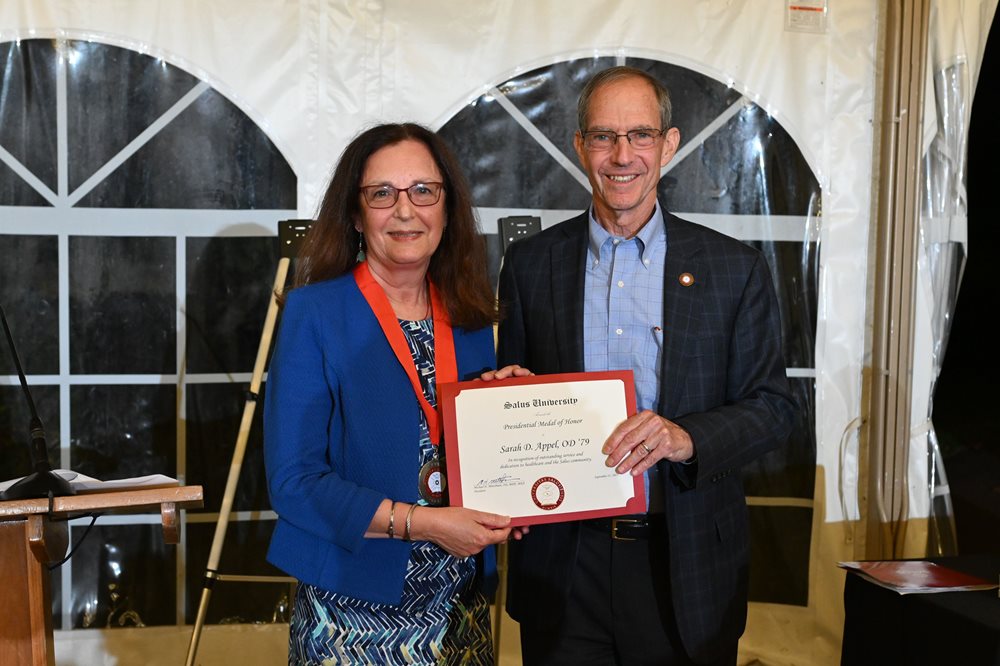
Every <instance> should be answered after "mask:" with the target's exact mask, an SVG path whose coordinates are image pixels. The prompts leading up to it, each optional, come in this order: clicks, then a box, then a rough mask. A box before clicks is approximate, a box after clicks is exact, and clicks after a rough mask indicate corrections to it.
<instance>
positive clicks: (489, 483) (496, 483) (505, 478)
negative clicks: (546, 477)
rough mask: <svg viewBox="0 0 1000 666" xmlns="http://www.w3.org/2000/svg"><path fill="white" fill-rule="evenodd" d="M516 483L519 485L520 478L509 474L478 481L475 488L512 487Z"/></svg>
mask: <svg viewBox="0 0 1000 666" xmlns="http://www.w3.org/2000/svg"><path fill="white" fill-rule="evenodd" d="M516 483H521V479H520V477H517V476H512V475H510V474H501V475H500V476H498V477H496V478H495V479H480V480H479V481H476V485H475V487H476V488H500V487H503V486H512V485H514V484H516Z"/></svg>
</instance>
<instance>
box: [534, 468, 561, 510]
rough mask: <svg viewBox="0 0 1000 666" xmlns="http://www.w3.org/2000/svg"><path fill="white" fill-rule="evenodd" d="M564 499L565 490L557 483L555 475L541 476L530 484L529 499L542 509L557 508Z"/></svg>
mask: <svg viewBox="0 0 1000 666" xmlns="http://www.w3.org/2000/svg"><path fill="white" fill-rule="evenodd" d="M564 499H566V491H565V490H564V489H563V485H562V484H561V483H559V479H557V478H555V477H552V476H543V477H542V478H540V479H538V481H535V483H534V485H532V486H531V500H532V501H533V502H534V503H535V505H536V506H537V507H538V508H539V509H543V510H544V511H552V509H556V508H558V507H559V505H560V504H562V503H563V500H564Z"/></svg>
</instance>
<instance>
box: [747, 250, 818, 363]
mask: <svg viewBox="0 0 1000 666" xmlns="http://www.w3.org/2000/svg"><path fill="white" fill-rule="evenodd" d="M747 245H750V246H752V247H755V248H757V249H758V250H760V251H761V252H763V253H764V256H765V257H766V258H767V263H768V265H769V266H770V268H771V277H772V278H773V279H774V289H775V292H776V294H777V296H778V310H779V311H780V313H781V337H782V342H783V344H784V348H785V366H786V367H789V368H812V367H814V366H815V364H816V359H815V356H816V321H817V317H818V314H817V294H818V293H819V244H818V243H798V242H792V241H767V242H763V241H752V242H748V243H747Z"/></svg>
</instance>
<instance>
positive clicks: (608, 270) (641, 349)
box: [583, 203, 667, 512]
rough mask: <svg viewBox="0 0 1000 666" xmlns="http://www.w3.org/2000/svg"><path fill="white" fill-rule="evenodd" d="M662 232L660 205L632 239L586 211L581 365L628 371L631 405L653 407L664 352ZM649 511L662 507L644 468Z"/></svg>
mask: <svg viewBox="0 0 1000 666" xmlns="http://www.w3.org/2000/svg"><path fill="white" fill-rule="evenodd" d="M666 256H667V233H666V228H665V227H664V223H663V212H662V211H661V210H660V205H659V203H657V204H656V208H655V210H654V211H653V216H652V217H651V218H650V219H649V221H648V222H646V224H645V225H643V227H642V228H641V229H640V230H639V233H637V234H636V235H635V236H633V237H632V238H628V239H626V238H621V237H619V236H613V235H611V234H610V233H609V232H608V231H607V230H606V229H605V228H604V227H602V226H601V225H600V224H599V223H598V222H597V220H596V219H595V218H594V210H593V208H591V210H590V227H589V247H588V250H587V272H586V278H585V280H586V281H585V283H584V304H583V355H584V369H585V370H587V371H588V372H594V371H600V370H632V372H633V373H634V375H635V392H636V403H637V404H636V407H637V408H638V410H639V411H640V412H641V411H643V410H645V409H650V410H653V411H656V407H657V404H658V402H659V395H660V359H661V354H662V352H663V321H662V319H663V269H664V262H665V260H666ZM646 501H647V508H648V510H649V511H650V512H662V511H663V489H662V488H661V487H660V482H659V472H658V470H657V468H656V467H653V468H652V469H650V470H649V471H648V472H646Z"/></svg>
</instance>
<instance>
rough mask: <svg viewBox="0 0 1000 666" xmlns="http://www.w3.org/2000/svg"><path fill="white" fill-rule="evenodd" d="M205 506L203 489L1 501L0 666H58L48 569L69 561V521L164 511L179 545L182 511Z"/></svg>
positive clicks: (169, 534)
mask: <svg viewBox="0 0 1000 666" xmlns="http://www.w3.org/2000/svg"><path fill="white" fill-rule="evenodd" d="M201 505H202V488H201V486H174V487H170V488H149V489H133V490H119V491H112V492H96V493H88V494H81V495H75V496H69V497H56V498H54V499H52V500H51V501H50V500H49V499H30V500H12V501H8V502H0V581H2V583H0V609H2V611H0V666H8V665H10V666H15V665H16V666H27V665H29V664H30V665H31V666H54V665H55V652H54V649H53V639H52V597H51V592H50V590H49V572H48V568H47V566H46V565H48V564H49V563H51V562H54V561H58V560H60V559H62V558H63V557H65V553H66V547H67V545H68V541H69V539H68V535H69V532H68V528H67V522H66V521H67V520H68V519H69V518H72V517H74V516H76V515H82V514H91V513H139V512H143V513H145V512H149V511H151V510H155V509H156V508H157V507H159V510H160V517H161V520H162V523H163V539H164V541H166V542H167V543H172V544H173V543H177V542H178V540H179V537H180V526H179V525H178V514H177V510H178V509H184V508H197V507H200V506H201Z"/></svg>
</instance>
